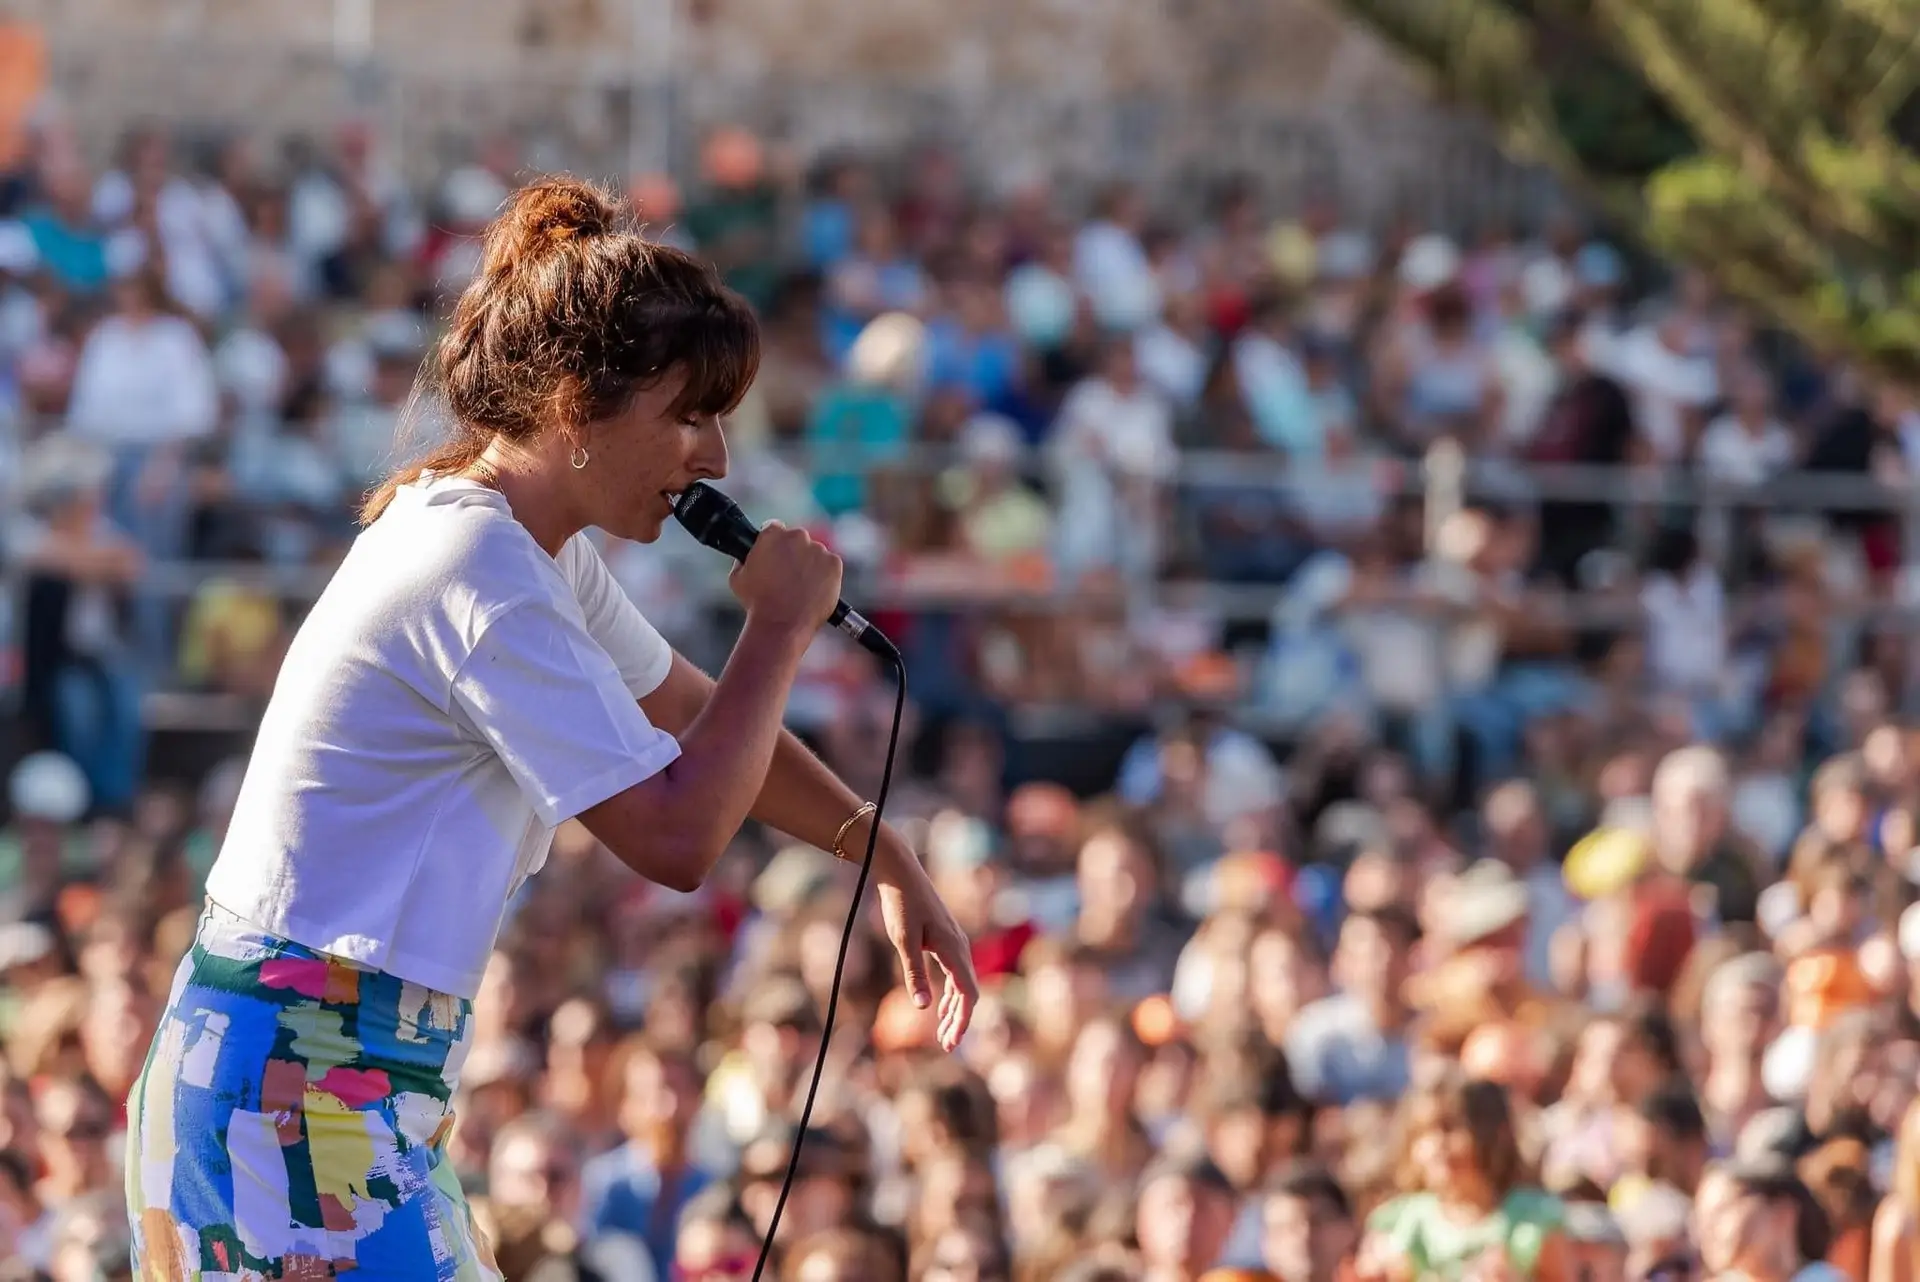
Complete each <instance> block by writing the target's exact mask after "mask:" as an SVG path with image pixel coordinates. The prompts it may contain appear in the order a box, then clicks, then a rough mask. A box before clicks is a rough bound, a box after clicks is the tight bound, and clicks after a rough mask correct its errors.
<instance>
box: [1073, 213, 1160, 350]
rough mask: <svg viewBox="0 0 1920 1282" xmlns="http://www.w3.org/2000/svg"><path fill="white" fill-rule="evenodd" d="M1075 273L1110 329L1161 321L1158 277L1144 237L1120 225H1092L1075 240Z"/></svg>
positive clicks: (1095, 312) (1098, 316) (1096, 315)
mask: <svg viewBox="0 0 1920 1282" xmlns="http://www.w3.org/2000/svg"><path fill="white" fill-rule="evenodd" d="M1073 277H1074V281H1075V283H1077V284H1078V285H1079V286H1080V291H1081V292H1082V293H1084V294H1085V295H1086V296H1087V302H1088V303H1089V304H1090V305H1091V306H1092V308H1093V315H1094V319H1096V320H1098V321H1099V322H1100V324H1101V325H1103V326H1105V327H1106V328H1108V329H1115V330H1122V331H1126V332H1132V331H1134V330H1137V329H1140V328H1142V327H1144V326H1146V325H1149V324H1151V323H1152V322H1153V321H1154V320H1156V319H1158V317H1159V315H1160V304H1161V298H1160V280H1159V277H1157V276H1156V275H1155V274H1154V270H1153V264H1152V263H1151V262H1149V261H1148V259H1147V251H1146V250H1145V249H1143V248H1141V246H1140V238H1139V237H1138V236H1135V235H1134V234H1133V233H1132V232H1130V231H1128V230H1127V229H1126V228H1124V227H1121V226H1120V225H1119V224H1117V223H1108V222H1095V223H1088V224H1087V225H1086V226H1085V227H1083V228H1081V229H1080V233H1079V235H1077V236H1076V237H1075V238H1074V242H1073Z"/></svg>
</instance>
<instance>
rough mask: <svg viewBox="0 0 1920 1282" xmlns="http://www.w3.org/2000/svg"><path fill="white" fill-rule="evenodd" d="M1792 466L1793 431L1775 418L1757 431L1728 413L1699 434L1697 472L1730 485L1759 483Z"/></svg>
mask: <svg viewBox="0 0 1920 1282" xmlns="http://www.w3.org/2000/svg"><path fill="white" fill-rule="evenodd" d="M1792 466H1793V433H1791V432H1789V431H1788V430H1787V429H1786V428H1785V427H1784V426H1782V425H1781V424H1780V423H1778V422H1775V421H1771V420H1770V421H1768V422H1767V423H1765V424H1764V425H1763V426H1762V427H1761V428H1760V430H1759V431H1758V432H1755V431H1752V430H1751V429H1749V428H1748V427H1747V425H1746V424H1744V423H1742V422H1741V421H1740V420H1739V419H1737V418H1735V417H1734V416H1733V415H1731V414H1723V415H1721V416H1720V417H1719V418H1716V419H1715V420H1713V422H1711V423H1709V424H1707V430H1706V431H1705V432H1704V433H1702V434H1701V437H1700V474H1701V475H1702V476H1705V477H1707V478H1708V479H1709V480H1714V481H1725V482H1726V483H1727V484H1729V485H1759V484H1761V483H1763V482H1765V481H1767V480H1769V479H1771V478H1772V477H1774V476H1775V475H1777V474H1778V473H1780V472H1784V471H1786V470H1787V469H1788V468H1789V467H1792Z"/></svg>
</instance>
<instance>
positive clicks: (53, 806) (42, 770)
mask: <svg viewBox="0 0 1920 1282" xmlns="http://www.w3.org/2000/svg"><path fill="white" fill-rule="evenodd" d="M7 800H8V801H9V802H11V803H12V805H13V811H14V813H15V814H17V815H20V816H22V817H24V818H32V819H44V820H47V821H49V822H51V823H57V824H70V823H72V822H74V821H75V820H77V819H79V818H80V816H82V815H84V814H86V813H87V804H88V802H90V801H91V800H92V795H91V790H90V789H89V788H88V787H87V777H86V775H84V774H82V773H81V771H80V767H79V766H76V765H75V764H74V763H73V761H72V759H71V758H69V757H64V756H62V755H61V754H59V753H57V752H36V753H34V754H33V755H31V756H29V757H27V758H26V759H24V760H23V761H21V763H20V764H19V765H17V766H15V767H14V768H13V774H12V775H11V776H10V777H9V778H8V780H7Z"/></svg>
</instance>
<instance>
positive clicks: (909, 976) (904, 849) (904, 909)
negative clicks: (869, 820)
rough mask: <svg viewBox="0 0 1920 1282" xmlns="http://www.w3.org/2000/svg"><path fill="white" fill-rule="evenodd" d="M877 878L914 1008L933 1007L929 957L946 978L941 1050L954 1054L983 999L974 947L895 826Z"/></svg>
mask: <svg viewBox="0 0 1920 1282" xmlns="http://www.w3.org/2000/svg"><path fill="white" fill-rule="evenodd" d="M873 880H874V884H875V886H876V887H877V893H878V895H879V899H880V916H881V920H882V921H883V922H884V923H885V924H886V930H887V939H888V941H889V942H890V943H892V945H893V950H894V952H895V953H897V954H899V957H900V971H901V978H902V979H903V980H904V981H905V983H906V988H907V992H908V994H909V995H910V996H911V997H912V998H913V1004H914V1005H915V1006H918V1007H920V1008H921V1009H922V1010H924V1009H926V1008H927V1007H928V1006H930V1005H931V1004H932V1003H933V982H932V979H931V974H930V968H929V966H928V963H927V959H928V957H931V958H932V959H933V962H934V964H935V965H937V966H938V967H939V968H940V970H941V971H942V972H944V973H945V975H946V986H945V989H944V991H942V993H941V994H940V1007H939V1020H940V1022H939V1029H938V1035H939V1038H940V1047H941V1049H942V1050H945V1051H949V1052H950V1051H952V1050H953V1049H954V1048H955V1047H956V1046H958V1045H959V1044H960V1039H961V1038H962V1037H964V1036H965V1035H966V1032H967V1025H968V1024H969V1023H971V1022H972V1020H973V1008H974V1005H975V1003H976V1002H978V1001H979V999H980V981H979V980H978V979H977V978H975V977H974V973H973V949H972V944H971V943H970V942H969V940H968V939H967V934H966V932H965V931H963V930H961V929H960V923H959V922H957V921H955V920H954V919H953V914H952V913H951V912H949V911H947V906H946V905H945V904H944V903H942V902H940V896H939V895H938V894H937V893H936V892H935V891H934V889H933V882H932V880H931V879H930V878H929V877H928V876H927V873H926V870H925V869H924V868H922V867H921V866H920V860H919V859H918V857H916V856H915V855H914V853H913V850H912V849H911V848H910V847H909V846H908V845H907V843H906V841H905V840H904V839H903V838H901V836H900V835H899V834H898V833H896V832H894V831H893V830H892V829H890V828H883V829H882V830H881V834H880V845H879V848H878V849H877V850H876V851H875V852H874V856H873Z"/></svg>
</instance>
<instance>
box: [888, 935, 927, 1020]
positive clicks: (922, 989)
mask: <svg viewBox="0 0 1920 1282" xmlns="http://www.w3.org/2000/svg"><path fill="white" fill-rule="evenodd" d="M911 939H912V936H911V935H909V936H908V940H911ZM894 947H895V948H897V949H898V950H899V953H900V972H901V975H900V977H901V979H903V980H904V981H905V982H906V985H907V991H908V992H909V993H911V994H912V995H913V1004H914V1005H915V1006H917V1007H919V1008H920V1009H921V1010H925V1009H926V1008H927V1007H928V1006H930V1005H932V1003H933V985H932V984H931V983H929V982H928V981H927V958H926V954H925V953H923V952H921V951H920V949H919V947H918V946H917V945H916V944H913V943H911V942H907V941H902V942H900V943H898V944H895V945H894Z"/></svg>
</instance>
